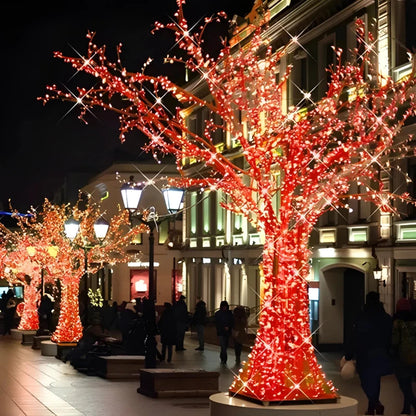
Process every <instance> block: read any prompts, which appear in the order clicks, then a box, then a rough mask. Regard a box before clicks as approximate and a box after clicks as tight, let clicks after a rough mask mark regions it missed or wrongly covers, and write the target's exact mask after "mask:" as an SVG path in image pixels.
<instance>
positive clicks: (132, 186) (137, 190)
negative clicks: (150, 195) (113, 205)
mask: <svg viewBox="0 0 416 416" xmlns="http://www.w3.org/2000/svg"><path fill="white" fill-rule="evenodd" d="M143 188H144V186H143V185H142V184H138V183H135V182H134V177H133V176H130V180H129V182H126V183H125V184H124V185H123V186H122V187H121V197H122V198H123V204H124V208H126V209H128V210H129V211H131V212H133V211H136V209H137V206H138V205H139V201H140V197H141V196H142V191H143Z"/></svg>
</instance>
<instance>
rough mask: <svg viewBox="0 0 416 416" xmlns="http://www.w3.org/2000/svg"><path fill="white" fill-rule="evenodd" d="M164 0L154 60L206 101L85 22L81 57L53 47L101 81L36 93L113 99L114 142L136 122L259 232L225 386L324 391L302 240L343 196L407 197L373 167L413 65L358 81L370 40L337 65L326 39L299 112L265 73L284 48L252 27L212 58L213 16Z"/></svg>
mask: <svg viewBox="0 0 416 416" xmlns="http://www.w3.org/2000/svg"><path fill="white" fill-rule="evenodd" d="M177 3H178V12H177V14H176V18H177V21H176V22H174V23H169V24H167V25H163V24H160V23H156V29H157V30H159V29H162V28H167V29H170V30H172V31H173V32H174V35H175V39H176V44H177V45H178V48H179V49H180V52H182V55H185V56H184V57H181V56H180V55H179V53H180V52H179V53H178V56H171V57H167V62H172V63H178V62H179V63H183V64H184V65H185V66H186V67H187V69H188V70H190V71H193V72H194V73H195V74H197V75H200V78H201V79H200V82H204V83H206V85H207V86H208V87H209V90H210V93H211V98H212V99H211V98H210V99H209V100H204V99H202V98H199V97H196V96H195V95H193V94H192V93H191V92H190V91H188V90H186V89H184V88H181V87H180V86H178V85H176V84H175V83H173V82H172V81H171V80H169V79H168V78H167V77H165V76H152V75H148V74H147V71H148V70H149V68H148V66H149V65H148V62H147V63H146V65H144V67H143V71H141V72H139V73H131V72H128V71H127V69H126V68H124V67H123V66H122V64H121V61H120V60H118V61H117V63H112V62H109V61H108V60H107V58H106V56H105V47H98V46H97V45H95V44H94V41H93V34H91V33H89V34H88V36H87V37H88V38H89V47H88V52H87V56H86V57H85V58H84V57H79V56H78V57H65V56H64V55H62V54H61V53H55V56H57V57H59V58H62V59H63V60H64V61H65V62H68V63H70V64H71V65H72V66H73V67H74V68H75V70H76V71H83V72H86V73H88V74H90V75H91V76H92V77H94V78H96V79H98V80H99V81H100V82H99V83H98V84H97V83H96V81H95V84H94V86H93V87H92V88H90V87H85V88H83V87H82V88H81V87H80V88H78V94H72V93H68V92H65V91H61V90H59V89H58V87H57V86H51V87H48V90H49V92H48V94H47V95H46V96H45V97H43V98H42V99H43V101H44V102H47V101H49V100H51V99H62V100H68V101H71V102H77V103H78V104H79V105H80V109H81V115H80V117H81V119H85V118H86V116H87V113H88V111H90V110H91V109H92V108H93V107H101V108H103V109H106V110H112V111H115V112H116V113H117V114H118V116H119V120H120V139H121V140H122V141H124V140H125V135H126V133H128V132H129V131H131V130H132V129H138V130H140V131H141V132H142V133H144V134H145V135H146V136H147V137H148V138H149V142H148V144H147V145H146V146H145V147H144V149H145V150H146V151H148V152H152V153H153V155H154V156H155V158H157V157H158V154H159V153H162V154H165V153H170V154H173V155H174V156H175V157H176V160H177V167H178V170H179V172H181V173H182V174H183V173H184V170H183V164H182V163H183V161H186V160H193V161H195V162H196V163H199V164H200V165H201V167H202V166H205V167H206V168H207V169H205V170H204V172H205V173H206V175H205V177H203V178H190V177H185V175H183V177H182V178H181V179H180V180H172V183H173V184H175V185H178V186H185V187H196V186H198V187H200V188H205V189H211V190H214V191H215V190H221V191H223V192H224V193H226V194H227V195H229V197H230V198H229V199H228V200H227V202H225V203H223V204H222V205H223V207H224V208H226V209H229V210H231V211H233V212H234V213H236V214H242V215H245V216H246V217H247V218H248V220H249V221H250V222H251V223H252V224H253V226H255V227H256V228H257V229H258V230H259V231H260V232H263V233H264V236H265V243H264V251H263V262H262V269H263V273H264V282H265V289H264V296H263V299H262V312H261V315H260V328H259V331H258V333H257V338H256V342H255V345H254V347H253V349H252V351H251V353H250V355H249V360H248V362H247V363H246V364H245V365H244V368H243V369H242V371H241V372H240V374H239V375H237V376H236V377H235V380H234V382H233V384H232V386H231V388H230V391H231V393H232V394H239V395H242V396H244V397H248V398H250V399H255V400H259V401H265V402H287V401H297V402H303V401H320V400H324V401H325V400H335V399H336V398H337V393H336V390H335V388H334V387H333V385H332V383H331V382H330V381H328V380H326V378H325V375H324V374H323V372H322V370H321V368H320V366H319V365H318V363H317V360H316V357H315V355H314V351H313V347H312V343H311V333H310V329H309V323H308V294H307V285H306V278H307V276H308V274H309V263H308V260H309V258H310V252H309V250H308V246H307V244H308V238H309V236H310V233H311V231H312V227H313V226H314V225H315V224H316V222H317V220H318V218H319V216H320V215H322V214H323V213H324V212H326V211H327V210H338V209H339V208H348V200H349V199H354V198H355V199H363V200H367V201H370V202H372V203H373V204H375V205H377V206H379V207H380V208H381V209H382V210H383V211H390V212H392V211H394V209H393V207H392V206H391V205H390V202H391V199H392V198H398V199H400V200H402V201H409V200H410V198H409V195H407V194H401V195H394V194H392V193H389V192H387V191H386V190H384V189H383V184H382V182H381V181H380V179H379V176H378V171H379V168H380V167H384V166H387V164H386V163H387V160H388V159H391V158H394V157H395V156H403V155H404V154H406V152H407V151H408V149H407V144H408V140H409V139H408V138H405V139H403V140H402V141H401V142H400V143H398V142H397V141H394V138H395V137H396V135H397V133H399V131H400V128H401V127H402V126H403V124H404V122H405V121H406V120H407V119H408V118H409V116H412V115H414V113H415V103H414V100H413V98H414V97H413V90H412V88H413V85H414V78H413V74H411V76H410V77H408V78H407V79H405V80H402V81H401V82H399V83H397V84H394V83H393V81H392V80H391V79H383V80H381V78H380V77H378V75H377V74H375V73H372V84H371V85H370V84H369V83H368V82H367V80H368V79H369V78H367V75H366V72H365V71H366V68H370V70H371V65H370V54H371V53H372V52H371V51H372V48H373V47H374V45H373V38H372V36H371V34H368V42H367V43H362V47H363V50H364V51H365V52H364V54H363V55H362V56H360V57H359V58H357V61H356V62H353V63H342V60H341V58H342V51H341V50H340V49H334V53H335V54H336V56H337V65H335V66H334V67H333V68H331V69H330V71H331V81H330V83H329V86H328V91H327V93H326V95H325V96H324V97H323V98H322V99H321V100H320V101H319V102H313V101H312V98H311V94H310V93H309V92H304V97H303V100H302V101H303V102H302V105H303V106H306V105H308V106H309V107H310V108H309V110H308V111H307V112H303V111H302V112H301V111H299V110H300V108H299V107H300V106H299V107H295V108H293V109H291V110H290V111H289V112H287V113H285V112H284V111H282V107H281V103H282V94H281V92H282V88H284V86H285V84H286V82H287V78H288V77H289V73H287V74H285V75H284V76H283V77H282V78H281V80H280V81H277V80H276V76H275V73H276V68H277V66H278V64H279V61H280V58H281V57H282V55H283V54H284V53H285V50H284V49H283V50H282V49H280V50H279V52H275V51H273V49H272V48H271V46H270V45H268V44H267V43H266V41H264V40H263V37H262V33H261V30H260V29H259V30H257V31H256V32H255V33H254V34H253V36H252V38H251V41H250V43H249V44H247V45H245V46H244V48H240V49H239V50H237V51H236V52H235V53H234V52H233V53H232V52H231V50H230V49H229V48H228V47H227V46H224V47H223V49H222V51H221V52H220V54H219V56H218V58H216V59H214V58H212V57H210V56H209V55H207V54H206V53H205V52H204V50H203V48H202V43H203V36H204V30H205V25H206V24H208V23H210V22H212V21H213V20H216V19H219V18H220V17H221V14H219V15H218V16H216V17H213V18H208V19H206V20H205V25H204V26H203V27H201V28H200V29H199V31H197V32H195V33H191V32H190V30H189V27H188V22H187V20H186V19H185V17H184V15H183V11H182V4H183V3H184V2H183V1H182V0H178V2H177ZM357 23H358V25H357V39H358V41H360V39H364V38H365V37H364V35H365V32H364V28H363V24H362V22H357ZM291 43H292V44H294V43H298V39H297V38H296V37H294V38H293V39H292V42H291ZM118 53H119V56H120V53H121V51H120V48H119V50H118ZM357 56H358V52H357ZM97 85H98V86H97ZM168 93H169V94H171V95H172V96H173V97H174V98H176V99H177V101H178V108H179V107H180V106H181V105H182V106H193V107H194V108H205V109H206V111H207V113H209V114H210V116H209V117H207V119H206V120H205V125H204V128H203V129H202V133H201V134H198V133H197V132H195V131H191V130H190V129H189V128H188V126H187V124H186V120H185V119H184V118H182V116H181V113H180V111H179V110H178V111H176V112H175V114H172V113H171V112H170V111H169V110H168V108H167V107H166V106H165V104H164V102H163V100H164V97H165V95H166V94H168ZM119 103H123V106H120V105H119ZM399 107H401V108H402V109H403V111H401V112H399V111H398V109H399ZM238 114H240V115H241V119H240V117H239V116H237V115H238ZM241 120H242V121H241ZM218 131H222V132H223V137H224V136H230V137H232V139H233V140H234V141H235V143H237V144H238V150H239V151H240V156H241V157H242V158H244V163H243V164H242V163H238V162H234V161H235V160H236V159H231V158H227V156H226V155H225V154H222V153H221V151H220V150H219V148H218V147H217V146H216V143H217V142H216V140H215V139H216V136H217V133H218ZM352 182H357V183H359V184H360V185H363V186H362V187H361V188H363V189H364V188H365V192H363V193H362V194H350V193H349V188H350V184H351V183H352ZM276 197H279V200H280V207H279V208H278V212H277V211H276V209H275V199H276Z"/></svg>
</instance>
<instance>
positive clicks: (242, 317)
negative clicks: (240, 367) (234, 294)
mask: <svg viewBox="0 0 416 416" xmlns="http://www.w3.org/2000/svg"><path fill="white" fill-rule="evenodd" d="M233 320H234V324H233V329H232V330H231V335H232V337H233V341H234V352H235V363H236V364H240V361H241V351H242V350H243V345H244V344H245V343H246V342H247V327H248V320H247V314H246V310H245V308H244V306H236V307H235V308H234V310H233Z"/></svg>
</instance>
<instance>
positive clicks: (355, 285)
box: [344, 269, 365, 343]
mask: <svg viewBox="0 0 416 416" xmlns="http://www.w3.org/2000/svg"><path fill="white" fill-rule="evenodd" d="M364 299H365V294H364V273H362V272H360V271H358V270H355V269H346V270H345V272H344V343H345V342H348V340H349V338H350V335H351V330H352V326H353V324H354V322H355V320H356V319H357V317H358V315H359V313H360V312H361V310H362V307H363V305H364Z"/></svg>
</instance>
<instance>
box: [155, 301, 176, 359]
mask: <svg viewBox="0 0 416 416" xmlns="http://www.w3.org/2000/svg"><path fill="white" fill-rule="evenodd" d="M164 306H165V309H164V310H163V312H162V314H161V316H160V319H159V323H158V327H159V332H160V342H161V343H162V354H161V358H160V359H161V361H164V360H165V357H166V350H167V352H168V363H170V362H171V361H172V350H173V345H175V344H176V321H175V313H174V311H173V307H172V305H171V304H170V303H169V302H165V304H164Z"/></svg>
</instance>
